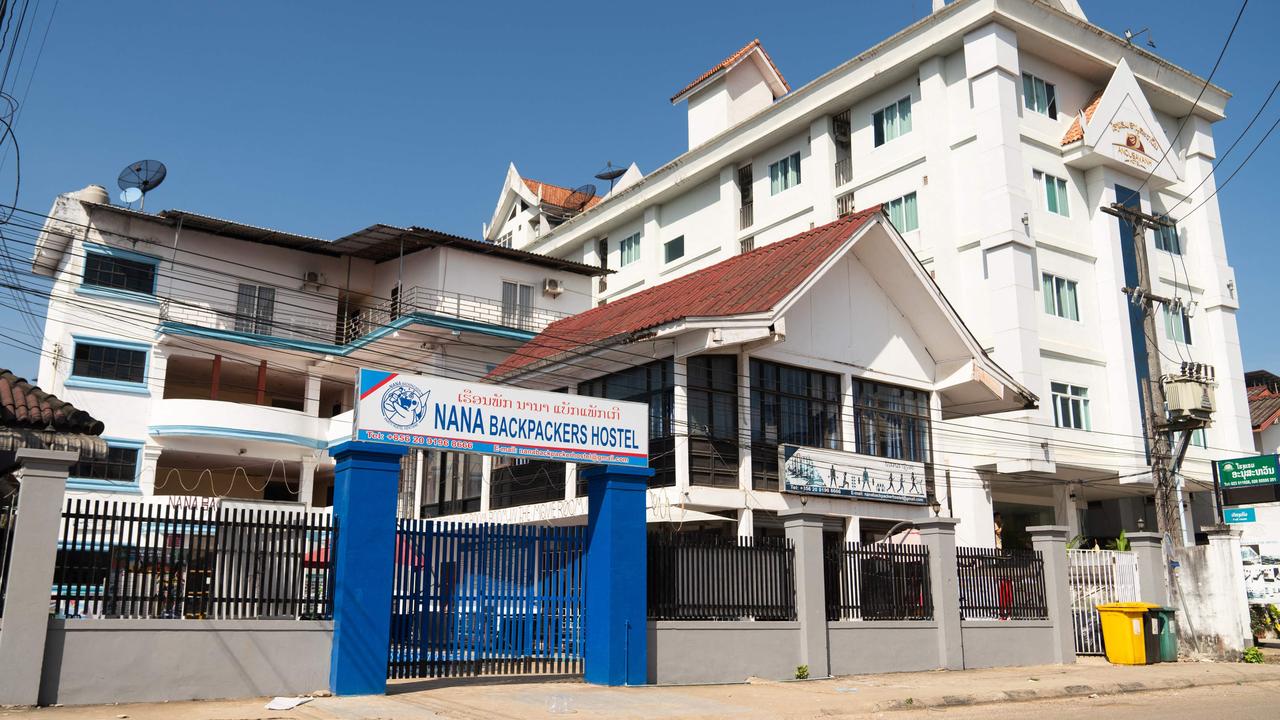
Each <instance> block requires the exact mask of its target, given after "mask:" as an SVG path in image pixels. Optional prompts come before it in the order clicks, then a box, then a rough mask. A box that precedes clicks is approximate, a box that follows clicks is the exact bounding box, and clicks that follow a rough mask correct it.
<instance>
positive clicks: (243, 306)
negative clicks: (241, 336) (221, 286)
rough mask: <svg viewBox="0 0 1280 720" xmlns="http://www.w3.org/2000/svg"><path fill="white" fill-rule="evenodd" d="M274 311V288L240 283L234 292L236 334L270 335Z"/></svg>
mask: <svg viewBox="0 0 1280 720" xmlns="http://www.w3.org/2000/svg"><path fill="white" fill-rule="evenodd" d="M275 311H276V289H275V288H273V287H267V286H265V285H249V284H247V283H240V287H239V288H238V289H237V290H236V332H244V333H254V334H257V335H270V334H271V327H272V320H273V319H274V317H275Z"/></svg>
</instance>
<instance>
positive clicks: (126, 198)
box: [120, 187, 142, 205]
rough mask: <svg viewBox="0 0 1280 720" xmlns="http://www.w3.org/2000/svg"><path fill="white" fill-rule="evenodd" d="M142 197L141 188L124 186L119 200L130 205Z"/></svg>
mask: <svg viewBox="0 0 1280 720" xmlns="http://www.w3.org/2000/svg"><path fill="white" fill-rule="evenodd" d="M141 199H142V190H139V189H138V188H136V187H131V188H125V190H124V191H123V192H121V193H120V201H121V202H123V203H124V204H126V205H132V204H134V203H136V202H138V201H139V200H141Z"/></svg>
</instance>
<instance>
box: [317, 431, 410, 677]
mask: <svg viewBox="0 0 1280 720" xmlns="http://www.w3.org/2000/svg"><path fill="white" fill-rule="evenodd" d="M405 452H406V448H402V447H396V446H394V445H381V444H377V443H368V442H355V441H352V442H344V443H342V444H341V445H336V446H334V447H332V448H330V449H329V454H330V455H331V456H332V457H333V459H334V460H335V461H336V462H337V470H336V474H335V477H334V493H333V514H334V517H335V518H336V520H337V524H338V537H337V545H336V547H335V549H334V558H335V567H334V597H333V652H332V654H331V656H330V664H329V689H330V690H331V691H332V692H333V694H335V695H374V694H382V693H385V692H386V691H387V655H388V653H389V651H390V645H391V590H392V584H393V581H394V579H395V562H396V559H395V554H396V493H397V491H398V490H399V484H400V458H401V457H402V456H403V455H404V454H405Z"/></svg>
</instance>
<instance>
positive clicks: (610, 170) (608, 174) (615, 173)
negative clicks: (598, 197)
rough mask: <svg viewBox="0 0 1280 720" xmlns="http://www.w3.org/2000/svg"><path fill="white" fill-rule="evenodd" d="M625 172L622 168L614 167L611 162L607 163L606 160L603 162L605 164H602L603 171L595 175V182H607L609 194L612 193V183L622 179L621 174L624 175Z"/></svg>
mask: <svg viewBox="0 0 1280 720" xmlns="http://www.w3.org/2000/svg"><path fill="white" fill-rule="evenodd" d="M625 172H626V170H625V169H624V168H620V167H616V166H615V165H614V164H613V162H612V161H608V160H606V161H605V164H604V169H603V170H601V171H600V172H598V173H596V179H597V180H608V181H609V192H613V183H614V181H616V180H617V179H618V178H620V177H622V175H623V173H625Z"/></svg>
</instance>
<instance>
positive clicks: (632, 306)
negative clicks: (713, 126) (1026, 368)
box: [490, 205, 880, 377]
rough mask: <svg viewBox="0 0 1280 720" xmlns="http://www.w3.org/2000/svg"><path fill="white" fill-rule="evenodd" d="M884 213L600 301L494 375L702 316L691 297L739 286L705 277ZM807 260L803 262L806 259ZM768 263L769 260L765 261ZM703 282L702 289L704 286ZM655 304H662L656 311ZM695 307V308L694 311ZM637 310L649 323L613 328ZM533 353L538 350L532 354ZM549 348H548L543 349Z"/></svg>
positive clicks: (778, 281) (782, 290) (779, 287)
mask: <svg viewBox="0 0 1280 720" xmlns="http://www.w3.org/2000/svg"><path fill="white" fill-rule="evenodd" d="M879 211H880V205H875V206H872V207H869V208H866V209H864V210H861V211H859V212H856V213H851V214H849V215H846V216H844V217H841V218H838V219H837V220H835V221H833V222H830V223H827V224H826V225H822V226H819V227H815V228H811V229H809V230H806V231H804V232H801V233H798V234H796V235H792V236H791V237H788V238H785V239H783V240H779V241H778V242H775V243H770V244H768V245H763V246H761V247H758V248H756V249H754V250H751V251H749V252H745V253H742V254H740V255H734V256H733V257H730V258H725V259H724V260H721V261H720V262H718V263H715V264H714V265H710V266H708V267H706V268H703V269H701V270H698V271H696V272H692V273H689V274H687V275H682V276H680V277H678V278H674V279H672V280H668V281H667V282H664V283H661V284H659V285H654V286H653V287H650V288H646V289H644V290H641V291H640V292H637V293H635V294H632V295H628V296H626V297H623V298H620V299H618V300H615V301H612V302H609V303H606V304H604V305H598V306H596V307H594V308H591V309H590V310H587V311H585V312H581V313H578V314H576V315H572V316H570V317H567V318H563V319H561V320H557V321H556V322H554V323H551V324H550V325H548V326H547V327H546V328H545V329H544V330H543V331H542V332H541V333H539V334H538V336H536V337H535V338H534V339H533V340H531V341H530V342H529V343H526V344H525V345H523V346H521V347H520V348H518V349H517V350H516V351H515V352H513V353H512V354H511V355H509V356H508V357H507V358H506V359H505V360H504V361H503V362H502V363H501V364H500V365H499V366H498V367H497V368H496V369H495V370H494V371H493V372H492V373H490V377H495V376H500V375H503V374H505V373H508V372H511V371H515V370H518V369H520V368H524V367H526V366H528V365H531V364H532V363H534V362H538V361H541V360H548V359H550V358H552V357H554V356H556V355H559V354H561V353H563V352H568V351H570V350H574V349H577V348H579V347H582V346H584V345H590V344H595V343H602V342H605V341H607V340H610V339H612V338H616V337H620V336H625V335H634V334H637V333H642V332H644V331H646V330H650V329H653V328H655V327H659V326H662V325H666V324H669V323H671V322H675V321H677V320H680V319H683V318H689V317H700V316H704V315H703V314H701V313H699V312H696V310H695V309H696V307H697V305H696V304H694V303H693V302H689V300H692V299H699V300H703V301H706V302H703V303H702V305H704V306H706V305H711V304H713V303H712V301H716V300H720V299H724V298H729V297H730V296H731V295H732V294H733V293H734V292H735V291H737V290H739V288H738V287H737V286H736V285H731V284H729V283H721V284H718V285H716V284H713V285H712V287H711V288H710V289H707V288H706V287H705V286H706V285H707V282H706V279H707V278H709V277H714V278H723V277H740V276H741V275H742V274H743V273H738V272H735V271H736V269H737V268H738V267H740V266H741V267H743V268H744V270H745V269H746V268H749V267H750V266H752V265H754V264H756V263H759V262H765V261H764V260H763V259H764V258H767V257H769V256H776V255H779V254H782V253H786V254H787V255H792V254H793V253H794V248H795V246H797V245H803V244H805V243H806V241H808V240H811V239H813V238H815V237H818V236H821V235H827V234H830V233H833V232H837V231H838V230H839V228H841V227H846V226H847V227H849V228H850V229H853V228H856V227H858V226H860V225H862V224H863V223H864V222H865V221H866V220H867V219H868V218H869V217H870V216H872V215H874V214H876V213H878V212H879ZM833 237H838V238H839V239H840V242H841V243H842V242H843V241H844V240H845V239H847V238H848V236H847V235H843V234H842V233H839V234H837V235H835V236H833ZM829 254H830V249H828V250H827V251H826V252H825V254H824V255H823V256H822V258H821V259H818V258H816V257H806V256H805V255H803V254H801V255H799V256H798V258H797V259H793V263H792V264H793V265H795V264H799V265H800V266H801V267H809V266H810V265H812V268H809V272H807V273H806V274H805V275H803V276H795V275H789V274H788V273H787V272H786V271H785V270H794V269H795V268H794V267H793V268H786V269H785V270H781V271H778V272H776V273H773V274H772V275H771V276H770V277H769V278H768V279H767V282H765V283H764V284H763V285H762V286H761V287H759V288H756V291H757V292H756V293H755V296H754V297H753V300H755V301H756V302H758V303H764V302H766V301H770V302H769V307H763V306H762V305H752V306H750V307H738V308H736V309H737V312H734V313H729V314H745V313H750V312H763V311H765V310H767V309H769V308H771V307H773V305H774V304H776V301H777V300H779V299H781V297H782V296H785V294H786V293H787V292H790V291H791V290H793V289H795V288H796V287H798V286H799V285H800V283H802V282H803V281H804V280H805V279H807V278H808V277H809V275H811V274H812V271H813V269H816V267H817V266H818V265H820V264H821V260H825V259H826V257H828V256H829ZM801 261H802V262H801ZM766 264H767V263H766ZM700 286H702V287H700ZM668 297H678V298H682V299H686V302H684V303H683V304H682V305H681V306H680V308H679V309H676V308H666V309H664V302H663V301H664V300H665V299H667V298H668ZM654 308H657V309H656V310H655V309H654ZM689 308H695V309H689ZM633 310H648V313H647V314H648V315H649V316H650V320H649V321H641V322H638V323H635V324H633V325H629V326H623V327H621V328H619V329H618V330H617V331H616V332H615V331H614V330H612V329H610V328H611V326H616V325H617V324H618V323H617V322H611V321H612V320H614V319H615V318H617V317H632V316H634V315H640V316H644V315H645V314H646V313H641V312H632V311H633ZM706 316H710V317H716V316H718V314H716V313H712V314H710V315H706ZM530 351H533V352H530ZM544 351H545V352H544Z"/></svg>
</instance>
